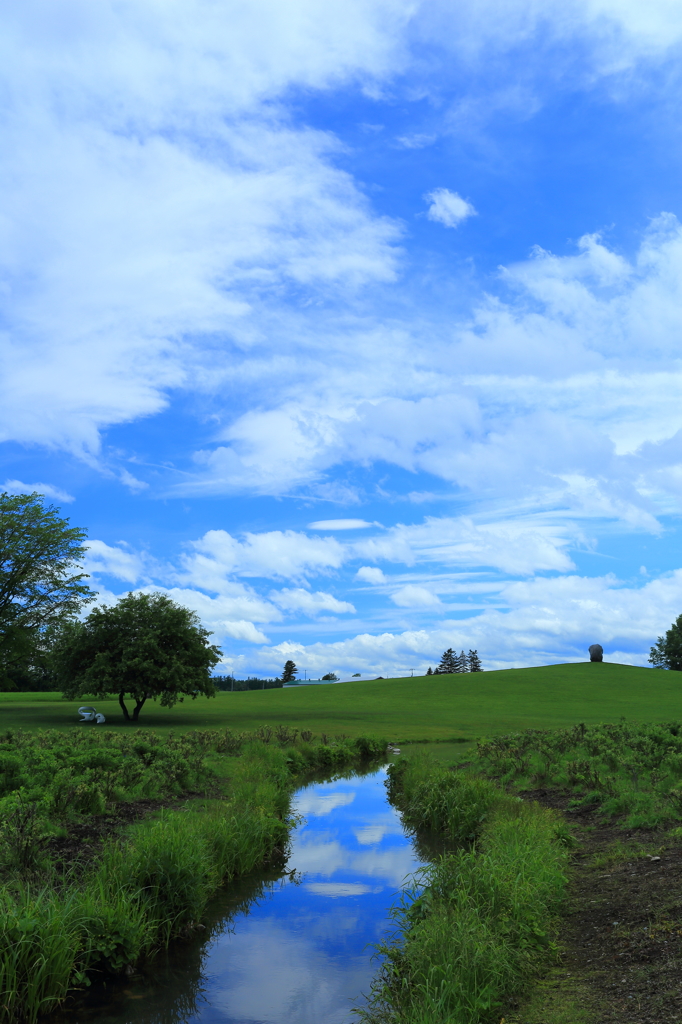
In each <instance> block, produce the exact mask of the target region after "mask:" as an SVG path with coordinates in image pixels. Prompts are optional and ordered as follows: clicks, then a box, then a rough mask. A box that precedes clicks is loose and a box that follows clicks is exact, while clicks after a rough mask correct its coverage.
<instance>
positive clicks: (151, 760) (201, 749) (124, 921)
mask: <svg viewBox="0 0 682 1024" xmlns="http://www.w3.org/2000/svg"><path fill="white" fill-rule="evenodd" d="M31 741H32V742H31ZM385 746H386V745H385V742H384V741H381V740H374V739H371V738H367V737H365V738H356V739H354V740H345V739H343V738H340V739H337V740H328V742H326V743H320V742H319V741H315V740H314V737H312V736H310V735H308V734H306V736H305V737H304V738H303V739H301V737H300V735H297V734H294V733H292V732H291V731H288V730H282V729H280V730H278V731H277V732H274V731H273V730H271V729H269V728H267V727H266V728H264V729H262V730H261V734H260V738H253V737H249V736H235V735H234V734H232V733H225V732H224V731H223V732H222V733H219V732H215V733H209V732H203V733H194V734H193V735H186V736H184V737H181V738H179V739H175V738H173V737H165V738H163V737H159V736H158V735H153V734H152V735H147V736H145V735H144V734H142V736H140V735H139V734H138V733H137V732H134V733H132V734H131V735H129V736H126V735H122V736H121V735H118V736H116V735H109V736H107V734H106V733H102V732H100V733H94V732H91V733H84V734H82V737H81V738H80V742H79V743H77V744H76V745H75V747H74V748H73V750H71V755H70V756H69V741H68V737H67V736H65V734H63V733H59V732H52V733H44V734H37V736H36V735H33V736H31V737H30V738H27V736H26V735H25V734H21V733H19V734H11V735H9V736H8V735H5V737H4V739H3V742H2V744H1V748H2V751H3V755H2V756H4V758H5V761H6V767H8V768H9V769H11V770H8V771H5V773H4V775H3V780H4V784H5V789H6V792H5V796H4V797H3V800H2V801H0V822H1V824H2V828H1V831H0V874H1V876H2V885H0V1020H2V1021H18V1020H20V1021H24V1022H27V1024H34V1022H35V1021H36V1020H37V1019H38V1017H39V1016H40V1015H41V1014H43V1013H46V1012H49V1011H50V1010H52V1009H54V1008H55V1007H56V1006H58V1005H59V1004H60V1003H61V1002H62V1001H63V999H64V998H65V996H66V994H67V993H68V992H69V990H71V989H73V988H74V987H78V986H82V985H87V984H88V982H89V977H90V975H91V973H92V972H93V971H96V972H100V973H102V972H103V973H104V974H105V975H106V974H114V975H115V974H117V973H120V972H121V971H123V970H124V969H125V968H126V967H128V965H131V964H135V963H136V962H137V961H138V960H139V959H140V958H141V957H144V956H145V955H147V954H149V953H150V952H151V951H152V950H154V949H156V948H158V947H159V946H163V945H166V944H167V943H168V942H169V941H170V940H171V939H172V938H173V937H174V936H179V935H183V934H186V933H189V932H190V931H191V930H192V929H193V928H194V927H195V925H196V924H197V922H198V921H199V920H200V918H201V915H202V913H203V912H204V910H205V908H206V905H207V902H208V900H209V899H210V897H211V896H212V894H213V893H215V892H216V890H217V888H218V887H219V886H220V885H222V884H224V883H225V882H229V881H230V880H231V879H233V878H235V877H237V876H239V875H244V874H245V873H247V872H249V871H251V870H253V869H254V868H255V867H256V866H258V865H261V864H263V863H264V862H267V861H268V860H271V859H273V858H275V859H280V860H283V858H284V854H285V849H286V844H287V840H288V835H289V831H290V828H291V827H292V824H293V822H292V819H291V818H290V814H289V797H290V795H291V792H292V790H293V788H294V787H295V785H296V782H297V779H300V778H301V777H302V776H303V775H304V774H305V773H309V772H310V771H311V770H313V769H319V768H324V767H335V766H336V767H341V766H344V765H352V764H354V763H358V764H359V763H360V762H361V761H363V760H367V759H368V758H371V757H373V756H377V755H379V754H383V752H384V750H385ZM95 763H98V764H99V767H100V769H101V772H102V777H99V778H98V776H97V774H96V769H95V767H94V765H95ZM216 769H219V770H216ZM107 773H108V778H107V777H106V776H107ZM53 777H54V778H56V779H58V780H59V781H58V783H57V784H55V786H52V785H51V781H50V780H51V778H53ZM83 780H85V781H83ZM27 782H29V783H30V785H27ZM211 782H212V783H213V785H212V786H211ZM125 783H127V784H128V786H129V790H128V792H127V793H126V791H125V789H124V784H125ZM197 783H199V784H201V785H203V786H204V787H205V788H206V792H207V793H208V795H207V796H205V797H204V798H203V799H202V798H196V797H195V799H194V800H193V802H192V803H190V804H188V803H186V802H185V805H184V807H182V808H177V809H172V808H171V809H165V810H162V811H161V812H160V813H158V814H157V815H155V816H154V817H152V818H150V819H149V820H143V821H142V822H140V823H138V824H137V825H135V826H133V827H132V828H130V829H129V830H128V831H127V833H126V834H125V835H124V836H123V837H122V838H120V839H118V840H117V841H113V842H112V841H110V842H108V843H105V845H104V847H103V848H102V850H101V851H100V853H99V855H98V856H96V857H94V858H92V859H90V861H89V862H88V863H87V864H78V863H76V864H75V865H74V866H73V868H72V869H71V870H68V871H66V872H64V871H59V870H58V869H57V866H56V864H55V862H53V861H51V860H50V857H49V849H48V847H47V846H46V845H45V843H42V844H41V840H44V839H45V837H48V838H49V834H50V831H51V830H53V831H54V828H55V827H58V828H59V829H62V830H63V831H68V828H69V824H70V823H71V822H73V821H74V820H77V819H78V818H79V817H80V818H82V817H83V816H84V815H93V814H94V815H95V816H96V815H97V814H100V813H101V812H102V811H104V810H111V808H112V807H115V805H116V804H117V803H120V802H121V801H123V800H125V799H126V798H128V799H129V798H130V796H131V794H132V795H138V796H139V795H140V794H141V793H144V794H149V793H150V792H155V793H157V794H158V793H165V794H167V793H168V792H171V793H173V794H177V793H178V792H183V791H186V790H187V788H189V787H190V786H192V785H196V784H197ZM220 788H222V789H223V790H224V793H223V795H220V793H219V791H218V790H219V789H220ZM64 792H67V793H69V794H70V795H71V796H74V794H75V796H76V797H77V799H74V800H70V801H65V800H63V799H61V797H60V798H59V799H57V798H56V795H58V794H63V793H64ZM83 793H86V795H87V799H85V798H82V799H80V798H78V795H79V794H80V795H81V797H82V795H83Z"/></svg>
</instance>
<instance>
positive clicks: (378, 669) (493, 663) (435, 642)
mask: <svg viewBox="0 0 682 1024" xmlns="http://www.w3.org/2000/svg"><path fill="white" fill-rule="evenodd" d="M496 604H499V605H500V607H499V608H498V607H493V608H488V609H485V610H484V611H482V612H480V613H479V614H474V615H471V616H470V617H468V618H465V619H455V620H450V621H446V620H441V621H440V622H439V623H438V624H437V625H436V626H434V627H433V628H431V629H421V630H406V631H404V632H401V633H392V632H385V633H380V634H371V633H363V634H360V635H358V636H355V637H350V638H348V639H345V640H339V641H336V642H332V643H323V642H318V643H312V644H310V645H307V646H305V645H302V644H299V645H297V646H296V657H297V658H298V659H299V660H300V661H303V660H305V664H306V665H307V666H308V668H309V671H311V672H314V671H318V670H320V671H324V670H325V666H326V665H328V664H329V663H330V662H332V661H333V663H334V664H335V665H337V666H338V671H340V672H343V673H344V674H350V673H351V672H362V674H363V676H367V677H371V676H373V675H382V676H384V677H388V676H390V675H393V674H395V675H401V674H402V675H405V674H408V673H409V671H410V670H411V669H412V668H415V669H418V670H420V671H425V670H426V668H427V666H428V665H429V664H431V665H433V664H435V663H437V661H438V659H439V658H440V655H441V654H442V652H443V650H445V649H446V648H448V647H454V648H455V649H458V650H459V649H464V650H468V649H469V648H474V649H477V650H478V653H479V655H480V656H481V658H482V660H483V665H484V668H487V669H501V668H514V667H523V666H527V665H543V664H552V663H556V662H563V661H587V659H588V654H587V648H588V647H589V645H590V644H592V643H600V644H602V646H603V647H604V651H605V658H606V660H607V661H623V662H625V663H627V664H637V665H646V664H647V658H648V654H649V648H650V647H651V645H652V644H653V643H654V642H655V640H656V637H658V636H660V635H661V634H662V633H664V632H665V630H666V629H668V628H669V626H670V623H671V622H672V621H674V619H675V618H676V617H677V615H678V614H679V609H680V607H682V569H679V570H676V571H675V572H671V573H667V574H665V575H664V576H661V577H659V578H658V579H656V580H651V581H650V582H647V583H646V584H645V585H644V586H639V585H637V586H628V585H626V584H624V583H623V582H621V581H620V580H618V579H616V578H615V577H614V576H610V575H607V576H601V577H594V578H589V577H583V576H567V577H558V578H552V579H542V578H538V579H535V580H530V581H527V582H514V581H512V582H509V583H506V584H503V585H502V586H501V588H500V593H499V595H498V598H497V600H496ZM283 647H284V645H279V646H278V647H275V648H270V649H265V650H263V651H262V652H261V658H262V660H263V663H264V664H273V665H275V664H278V662H279V659H280V658H281V656H282V653H284V651H283ZM293 647H294V645H291V649H292V650H293Z"/></svg>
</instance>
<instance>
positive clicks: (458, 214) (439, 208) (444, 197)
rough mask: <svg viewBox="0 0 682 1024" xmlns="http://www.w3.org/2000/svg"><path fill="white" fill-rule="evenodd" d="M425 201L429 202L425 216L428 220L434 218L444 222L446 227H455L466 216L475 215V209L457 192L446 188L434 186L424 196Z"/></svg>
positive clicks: (441, 222)
mask: <svg viewBox="0 0 682 1024" xmlns="http://www.w3.org/2000/svg"><path fill="white" fill-rule="evenodd" d="M424 199H425V200H426V201H427V203H430V204H431V205H430V206H429V209H428V211H427V214H426V216H427V217H428V218H429V220H435V221H437V222H438V223H439V224H444V225H445V227H446V228H456V227H458V225H459V224H461V223H462V221H463V220H466V219H467V217H475V216H476V210H475V209H474V207H473V206H472V205H471V203H469V202H467V200H466V199H462V197H461V196H460V195H459V193H458V192H451V191H450V190H449V189H447V188H435V189H434V190H433V191H432V192H427V194H426V195H425V196H424Z"/></svg>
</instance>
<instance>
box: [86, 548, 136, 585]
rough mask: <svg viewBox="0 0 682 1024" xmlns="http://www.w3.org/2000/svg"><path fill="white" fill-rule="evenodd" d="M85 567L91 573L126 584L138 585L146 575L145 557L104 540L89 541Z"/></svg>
mask: <svg viewBox="0 0 682 1024" xmlns="http://www.w3.org/2000/svg"><path fill="white" fill-rule="evenodd" d="M86 547H87V555H86V557H85V562H84V567H85V570H86V572H89V573H104V574H105V575H107V576H113V577H114V578H115V579H117V580H123V581H124V582H125V583H137V582H138V581H139V580H140V579H141V578H142V577H143V576H144V575H145V566H144V559H143V557H142V556H141V555H140V554H139V553H138V552H136V551H131V550H128V549H126V548H125V547H114V546H112V545H111V544H105V543H104V541H103V540H89V541H87V544H86Z"/></svg>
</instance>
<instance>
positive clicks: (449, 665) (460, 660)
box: [426, 647, 483, 676]
mask: <svg viewBox="0 0 682 1024" xmlns="http://www.w3.org/2000/svg"><path fill="white" fill-rule="evenodd" d="M482 671H483V666H482V664H481V659H480V658H479V656H478V651H471V650H470V651H469V653H468V654H465V653H464V651H461V652H460V654H457V652H456V651H453V649H452V647H448V649H447V651H443V657H442V658H441V659H440V662H439V664H438V667H437V668H435V669H432V668H431V667H430V666H429V668H428V670H427V673H426V674H427V676H445V675H453V674H454V673H455V672H482Z"/></svg>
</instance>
